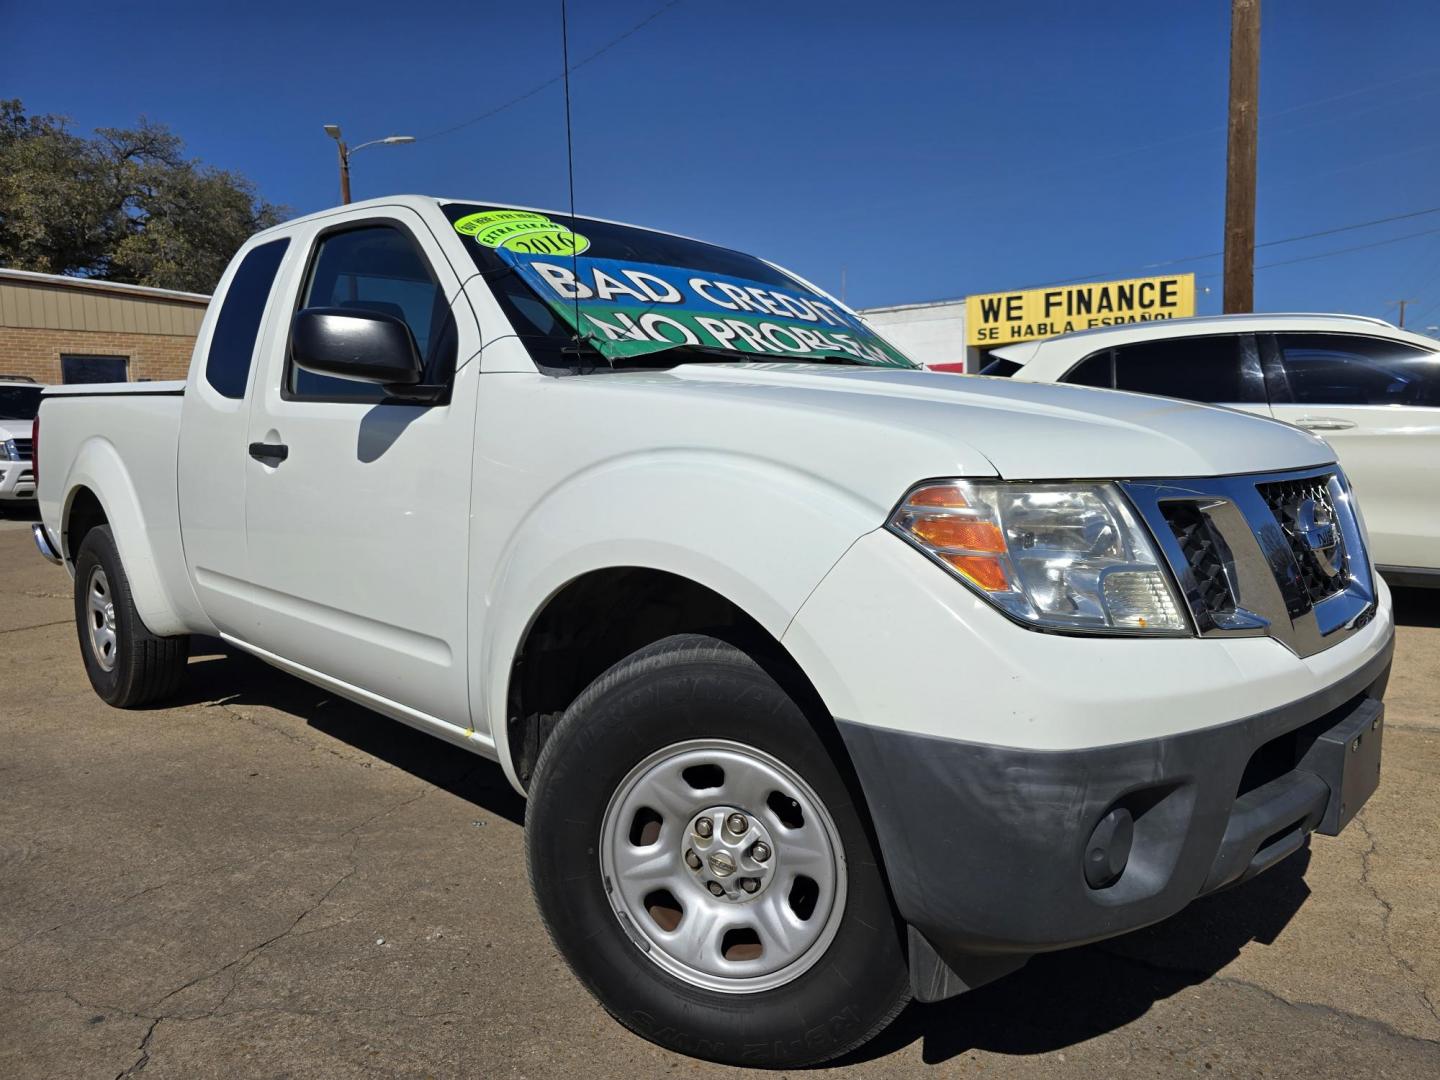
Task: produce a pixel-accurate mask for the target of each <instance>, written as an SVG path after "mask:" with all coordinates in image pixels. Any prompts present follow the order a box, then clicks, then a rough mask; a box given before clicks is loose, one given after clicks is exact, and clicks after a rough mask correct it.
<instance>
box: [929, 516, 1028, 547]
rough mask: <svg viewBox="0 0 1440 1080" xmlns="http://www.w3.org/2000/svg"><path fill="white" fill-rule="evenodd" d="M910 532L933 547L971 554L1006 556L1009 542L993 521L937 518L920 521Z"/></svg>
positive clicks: (948, 517) (951, 517)
mask: <svg viewBox="0 0 1440 1080" xmlns="http://www.w3.org/2000/svg"><path fill="white" fill-rule="evenodd" d="M910 532H911V533H913V534H914V535H915V537H916V538H917V539H919V540H922V541H924V542H925V543H927V544H929V545H930V546H932V547H939V548H964V549H965V550H967V551H995V552H1004V550H1005V538H1004V537H1003V536H1001V535H1000V526H998V525H996V524H995V523H994V522H993V521H976V520H975V519H974V518H963V517H953V516H950V515H942V514H935V515H934V516H927V517H916V518H915V520H914V521H912V522H911V523H910Z"/></svg>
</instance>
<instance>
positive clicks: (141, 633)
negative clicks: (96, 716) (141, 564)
mask: <svg viewBox="0 0 1440 1080" xmlns="http://www.w3.org/2000/svg"><path fill="white" fill-rule="evenodd" d="M97 570H99V571H100V572H102V573H103V575H104V583H105V585H106V587H107V592H108V594H109V597H110V603H111V605H112V606H113V609H114V618H113V627H111V629H112V631H113V634H114V642H113V646H112V650H113V651H112V652H110V653H109V654H108V656H107V659H108V660H109V663H110V666H109V667H108V668H107V667H106V665H105V663H104V662H103V661H102V659H101V656H100V655H99V654H98V650H97V647H96V645H95V644H94V643H93V641H92V636H91V627H90V620H91V618H92V617H93V613H92V611H91V608H90V589H91V587H92V585H93V584H94V580H93V579H94V576H95V572H96V571H97ZM75 629H76V632H77V634H78V636H79V639H80V656H81V659H82V660H83V661H84V663H85V674H86V675H88V676H89V677H90V685H91V686H92V687H94V688H95V693H96V694H98V695H99V696H100V699H101V700H102V701H104V702H106V703H107V704H110V705H114V706H115V707H116V708H120V709H133V708H135V707H137V706H140V705H147V704H149V703H150V702H153V701H160V700H162V699H164V698H167V697H170V696H171V695H173V694H174V693H175V691H176V690H177V689H179V687H180V680H181V678H182V677H183V676H184V674H185V664H186V661H187V660H188V659H189V656H190V638H189V636H188V635H181V636H178V637H157V636H156V635H154V634H152V633H151V632H150V631H149V630H148V629H146V626H145V623H144V622H143V621H142V620H141V618H140V613H139V612H138V611H136V610H135V601H134V598H133V597H132V596H131V595H130V579H129V578H128V577H127V576H126V574H125V567H124V565H123V564H122V563H121V562H120V551H119V549H118V548H116V546H115V537H114V536H113V535H112V534H111V532H110V526H108V525H97V526H96V527H95V528H93V529H91V530H90V531H89V532H88V533H86V534H85V539H84V541H83V542H82V543H81V544H80V551H79V553H78V554H77V555H76V556H75Z"/></svg>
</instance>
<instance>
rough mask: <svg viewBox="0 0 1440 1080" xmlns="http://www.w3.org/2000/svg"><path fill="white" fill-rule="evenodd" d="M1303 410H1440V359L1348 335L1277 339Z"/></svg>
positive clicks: (1293, 398)
mask: <svg viewBox="0 0 1440 1080" xmlns="http://www.w3.org/2000/svg"><path fill="white" fill-rule="evenodd" d="M1275 337H1276V343H1277V345H1278V346H1279V350H1280V362H1281V364H1282V366H1283V369H1284V372H1285V383H1286V385H1287V387H1288V389H1289V394H1290V400H1291V401H1293V402H1295V403H1296V404H1299V405H1430V406H1440V353H1436V352H1432V351H1430V350H1429V349H1422V348H1419V347H1417V346H1414V345H1409V344H1406V343H1404V342H1400V341H1385V340H1384V339H1382V338H1367V337H1355V336H1351V335H1347V334H1277V335H1275Z"/></svg>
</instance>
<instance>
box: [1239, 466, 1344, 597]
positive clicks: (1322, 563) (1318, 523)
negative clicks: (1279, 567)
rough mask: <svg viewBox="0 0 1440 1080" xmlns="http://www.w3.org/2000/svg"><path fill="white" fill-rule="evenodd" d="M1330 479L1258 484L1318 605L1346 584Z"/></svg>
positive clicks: (1306, 589) (1306, 593)
mask: <svg viewBox="0 0 1440 1080" xmlns="http://www.w3.org/2000/svg"><path fill="white" fill-rule="evenodd" d="M1331 479H1332V477H1330V476H1317V477H1313V478H1307V479H1304V480H1281V481H1278V482H1276V483H1271V484H1259V485H1257V489H1258V490H1259V492H1260V497H1261V498H1263V499H1264V500H1265V505H1266V506H1268V507H1270V512H1271V513H1272V514H1274V515H1275V520H1276V521H1278V522H1279V523H1280V528H1282V529H1283V530H1285V538H1286V540H1288V541H1289V543H1290V552H1291V554H1292V555H1294V556H1295V564H1296V566H1297V567H1298V568H1299V570H1300V581H1301V584H1303V585H1304V586H1305V595H1306V597H1307V598H1308V599H1309V601H1310V603H1311V604H1318V603H1319V602H1320V601H1322V600H1326V599H1328V598H1329V597H1331V596H1334V595H1335V594H1336V593H1339V592H1342V591H1343V590H1344V588H1345V586H1346V585H1347V584H1349V580H1350V573H1349V568H1348V565H1347V563H1346V559H1345V540H1344V537H1343V535H1342V534H1341V531H1340V527H1339V524H1338V522H1337V519H1336V516H1335V506H1334V503H1333V502H1332V500H1331V498H1330V481H1331Z"/></svg>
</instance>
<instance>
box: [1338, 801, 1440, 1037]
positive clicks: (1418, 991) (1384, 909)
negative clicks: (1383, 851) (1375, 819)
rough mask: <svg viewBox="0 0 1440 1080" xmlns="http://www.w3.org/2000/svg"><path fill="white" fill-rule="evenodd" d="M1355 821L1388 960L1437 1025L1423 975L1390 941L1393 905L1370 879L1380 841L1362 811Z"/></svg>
mask: <svg viewBox="0 0 1440 1080" xmlns="http://www.w3.org/2000/svg"><path fill="white" fill-rule="evenodd" d="M1355 824H1357V825H1359V826H1360V831H1361V832H1362V833H1364V834H1365V840H1366V842H1367V844H1366V847H1365V850H1364V851H1362V852H1361V853H1360V884H1361V885H1363V886H1365V888H1366V889H1367V890H1368V891H1369V893H1370V895H1371V896H1373V897H1374V898H1375V902H1376V903H1377V904H1379V905H1380V909H1381V914H1380V940H1381V941H1382V942H1383V943H1384V945H1385V951H1386V952H1387V953H1389V954H1390V959H1391V960H1394V961H1395V965H1396V966H1397V967H1398V968H1400V970H1401V971H1402V972H1404V974H1405V981H1406V982H1408V983H1410V985H1411V988H1412V989H1413V990H1414V991H1415V995H1416V997H1418V998H1419V999H1420V1003H1421V1004H1422V1005H1423V1006H1424V1007H1425V1009H1426V1011H1427V1012H1429V1014H1430V1015H1431V1017H1432V1018H1434V1020H1435V1023H1436V1024H1437V1025H1440V1012H1437V1011H1436V1008H1435V1002H1434V1001H1433V1000H1432V999H1431V997H1430V989H1429V987H1427V986H1426V985H1425V979H1424V977H1423V976H1422V975H1421V974H1420V972H1419V971H1418V970H1417V969H1416V967H1415V965H1414V963H1413V962H1411V961H1410V960H1407V959H1406V958H1405V957H1403V956H1401V955H1400V954H1399V953H1398V952H1397V951H1396V950H1395V943H1394V942H1393V941H1392V940H1391V935H1390V919H1391V917H1392V916H1393V915H1394V914H1395V907H1394V905H1393V904H1391V903H1390V901H1389V900H1386V899H1385V898H1384V897H1383V896H1381V895H1380V890H1379V889H1377V888H1376V887H1375V883H1374V882H1373V881H1371V880H1370V872H1371V868H1372V867H1371V863H1372V861H1373V860H1374V858H1375V853H1376V847H1377V845H1378V843H1379V842H1378V841H1377V840H1376V839H1375V834H1374V833H1373V832H1371V831H1370V823H1369V822H1368V821H1366V820H1365V812H1364V811H1363V810H1362V811H1360V812H1359V813H1357V814H1356V815H1355Z"/></svg>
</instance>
